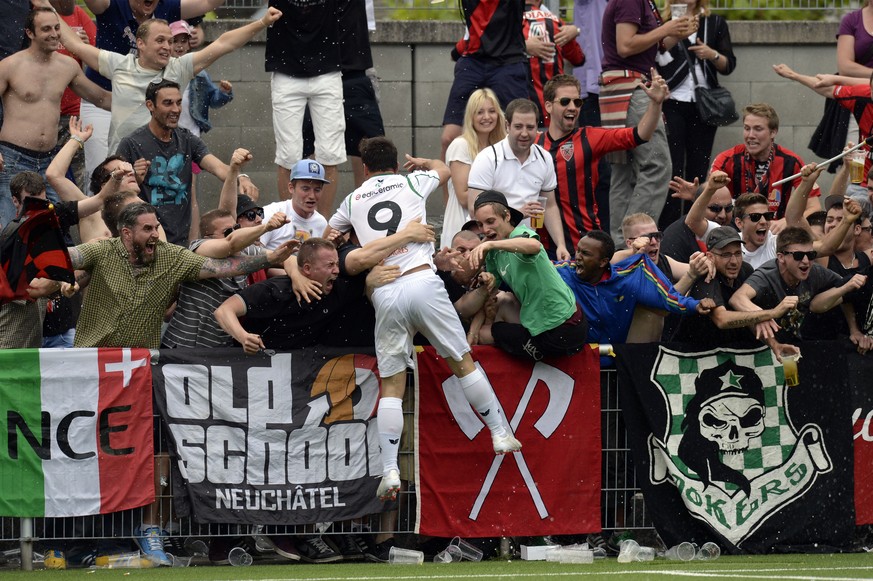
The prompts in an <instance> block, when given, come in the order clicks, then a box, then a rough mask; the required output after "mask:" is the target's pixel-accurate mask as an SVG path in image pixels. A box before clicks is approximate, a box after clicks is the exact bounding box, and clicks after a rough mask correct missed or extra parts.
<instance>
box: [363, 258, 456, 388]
mask: <svg viewBox="0 0 873 581" xmlns="http://www.w3.org/2000/svg"><path fill="white" fill-rule="evenodd" d="M373 306H374V307H375V308H376V358H377V359H378V361H379V373H380V374H381V375H382V377H391V376H392V375H396V374H398V373H400V372H402V371H405V370H406V367H407V363H408V361H409V356H410V354H411V353H412V338H413V336H414V335H415V332H416V331H418V332H420V333H421V334H422V335H424V336H425V337H427V339H428V340H429V341H430V343H431V345H433V346H434V347H435V348H436V350H437V353H439V354H440V356H441V357H444V358H446V359H449V358H451V359H454V360H455V361H460V360H461V358H462V357H463V356H464V354H465V353H469V352H470V345H469V344H468V343H467V335H466V333H464V327H463V326H462V325H461V320H460V319H459V318H458V313H457V312H456V311H455V307H454V306H453V305H452V302H451V301H450V300H449V295H448V293H446V287H445V285H444V284H443V281H442V280H441V279H440V277H438V276H437V275H436V274H435V273H434V272H433V271H432V270H422V271H421V272H415V273H412V274H408V275H406V276H402V277H400V278H399V279H397V280H396V281H394V282H393V283H391V284H388V285H385V286H382V287H379V288H377V289H376V290H375V291H373Z"/></svg>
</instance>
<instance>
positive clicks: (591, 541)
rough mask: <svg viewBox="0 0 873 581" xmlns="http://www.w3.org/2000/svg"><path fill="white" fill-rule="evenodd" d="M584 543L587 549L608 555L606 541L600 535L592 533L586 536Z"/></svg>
mask: <svg viewBox="0 0 873 581" xmlns="http://www.w3.org/2000/svg"><path fill="white" fill-rule="evenodd" d="M585 542H586V543H588V547H589V548H591V550H592V551H595V552H600V551H602V552H603V554H608V553H609V548H608V547H607V546H606V539H604V538H603V535H602V534H600V533H592V534H590V535H588V537H587V538H586V539H585Z"/></svg>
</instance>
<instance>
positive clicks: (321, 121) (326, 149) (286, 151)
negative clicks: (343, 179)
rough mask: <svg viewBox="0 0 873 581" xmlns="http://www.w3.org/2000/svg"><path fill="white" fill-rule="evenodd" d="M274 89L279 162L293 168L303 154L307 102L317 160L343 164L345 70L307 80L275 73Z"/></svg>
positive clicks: (287, 167)
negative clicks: (313, 132)
mask: <svg viewBox="0 0 873 581" xmlns="http://www.w3.org/2000/svg"><path fill="white" fill-rule="evenodd" d="M270 91H271V98H272V100H273V132H274V133H275V134H276V165H280V166H282V167H284V168H285V169H291V168H292V167H293V166H294V164H295V163H297V162H298V161H300V159H301V158H302V157H303V112H304V110H305V109H306V104H307V103H309V114H310V115H311V116H312V128H313V130H314V131H315V159H316V160H317V161H319V162H320V163H321V164H322V165H339V164H341V163H343V162H344V161H345V160H346V141H345V132H346V116H345V112H344V111H343V78H342V74H341V73H339V72H336V73H327V74H324V75H319V76H317V77H311V78H305V79H302V78H297V77H289V76H288V75H283V74H282V73H273V75H272V77H271V80H270Z"/></svg>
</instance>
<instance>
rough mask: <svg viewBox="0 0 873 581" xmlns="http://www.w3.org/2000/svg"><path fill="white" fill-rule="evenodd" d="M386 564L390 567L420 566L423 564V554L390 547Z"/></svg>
mask: <svg viewBox="0 0 873 581" xmlns="http://www.w3.org/2000/svg"><path fill="white" fill-rule="evenodd" d="M388 563H390V564H391V565H421V564H422V563H424V553H422V552H421V551H413V550H412V549H401V548H400V547H391V550H389V551H388Z"/></svg>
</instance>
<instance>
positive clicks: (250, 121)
mask: <svg viewBox="0 0 873 581" xmlns="http://www.w3.org/2000/svg"><path fill="white" fill-rule="evenodd" d="M206 24H207V30H206V33H207V38H209V39H214V38H215V37H217V36H218V35H219V34H220V33H221V32H222V31H223V30H225V29H226V28H228V27H230V26H231V24H232V23H231V22H228V21H218V22H209V23H206ZM730 30H731V36H732V38H733V42H734V50H735V53H736V55H737V61H738V64H737V69H736V70H735V71H734V73H733V74H732V75H730V76H729V77H723V84H724V85H725V86H726V87H727V88H729V89H730V90H731V92H732V93H733V95H734V99H735V100H736V102H737V105H738V107H742V106H743V105H744V104H746V103H752V102H760V101H765V102H768V103H771V104H772V105H773V106H774V107H776V109H777V111H778V112H779V115H780V119H781V128H780V131H779V135H778V137H777V142H778V143H779V144H781V145H783V146H784V147H787V148H789V149H791V150H794V151H795V152H796V153H797V154H799V155H800V156H801V157H802V158H803V159H804V160H807V161H813V160H817V158H815V156H813V154H812V152H810V151H809V150H808V149H807V147H806V146H807V143H808V142H809V138H810V136H811V135H812V133H813V131H814V130H815V127H816V125H817V124H818V121H819V119H820V118H821V114H822V109H823V103H824V99H823V98H822V97H820V96H818V95H816V94H815V93H813V92H812V91H810V90H809V89H806V88H805V87H802V86H800V85H798V84H796V83H791V82H789V81H786V80H784V79H782V78H781V77H779V76H777V75H776V74H775V73H774V72H773V70H772V65H773V64H777V63H786V64H788V65H789V66H791V67H792V68H794V69H795V70H798V71H800V72H803V73H807V74H814V73H819V72H834V71H836V55H835V48H836V41H835V38H834V35H835V34H836V30H837V24H836V23H822V22H815V23H808V22H775V23H774V22H733V23H731V24H730ZM462 33H463V28H462V27H461V25H460V24H457V23H443V22H380V23H379V25H378V30H377V31H376V32H374V33H373V34H372V37H371V40H372V43H373V58H374V61H375V65H376V70H377V72H378V75H379V78H380V79H381V81H380V90H381V110H382V116H383V118H384V121H385V126H386V132H387V134H388V136H389V137H391V138H392V139H393V140H394V141H395V143H396V144H397V146H398V149H399V150H400V152H401V155H402V153H403V152H411V153H414V154H415V155H418V156H425V157H437V156H438V155H439V152H440V140H439V137H440V131H441V128H440V123H441V121H442V115H443V109H444V107H445V103H446V98H447V96H448V92H449V88H450V86H451V82H452V65H453V63H452V61H451V60H450V58H449V51H450V49H451V45H452V44H453V43H454V42H455V40H456V39H457V38H459V37H460V36H461V34H462ZM263 41H264V36H263V35H261V37H260V38H257V39H256V40H255V42H254V43H252V44H250V45H248V46H246V47H244V48H243V49H242V50H240V51H238V52H237V53H235V54H232V55H229V56H226V57H224V58H223V59H222V60H221V61H219V62H218V63H216V64H215V65H213V66H212V67H210V69H209V73H210V75H211V76H212V78H213V79H214V80H215V81H216V82H217V80H218V79H228V80H230V81H231V82H233V84H234V92H235V94H236V98H235V100H234V101H233V102H232V103H231V104H229V105H227V106H226V107H225V108H223V109H219V110H217V111H213V112H212V113H211V119H212V120H213V122H214V126H215V129H213V130H212V131H211V132H210V133H209V134H207V135H206V137H205V140H206V142H207V144H208V146H209V148H210V150H211V151H212V152H213V153H214V154H215V155H217V156H219V157H220V158H221V159H224V160H227V159H229V158H230V154H231V153H232V152H233V150H234V148H235V147H246V148H248V149H250V150H251V151H252V152H253V154H254V160H253V162H252V163H251V164H250V168H249V169H248V172H247V173H249V174H250V175H251V176H252V178H253V179H254V180H255V183H256V184H257V185H258V186H259V187H260V189H261V195H262V201H264V202H269V201H274V200H276V199H278V196H277V193H276V192H275V190H276V186H275V183H276V179H275V169H274V168H275V166H274V165H273V155H274V151H275V142H274V138H273V128H272V120H271V106H270V86H269V80H270V79H269V75H268V74H266V73H265V72H264V45H263V44H262V43H263ZM741 140H742V127H741V126H740V125H739V124H735V125H734V126H730V127H725V128H721V129H719V131H718V134H717V136H716V142H715V152H718V151H722V150H723V149H727V148H728V147H731V146H733V145H735V144H737V143H739V142H741ZM340 169H341V177H340V187H339V192H338V194H337V201H339V200H340V199H341V196H343V195H344V194H346V193H348V192H349V191H350V190H351V189H352V179H351V173H350V169H349V167H348V164H345V165H344V166H342V167H341V168H340ZM825 176H827V177H826V178H823V180H822V182H823V183H822V185H823V187H826V186H827V185H829V183H830V176H828V174H825ZM201 184H202V185H201V187H200V192H201V193H200V194H199V196H200V199H201V208H202V209H208V208H212V207H215V205H216V203H217V195H218V191H219V190H220V184H219V183H218V180H216V179H215V178H213V177H212V176H208V175H206V176H204V177H203V178H201ZM437 198H439V199H437ZM441 212H442V199H441V196H438V197H435V198H434V199H433V200H432V203H431V204H429V213H430V214H431V215H438V214H441Z"/></svg>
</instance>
